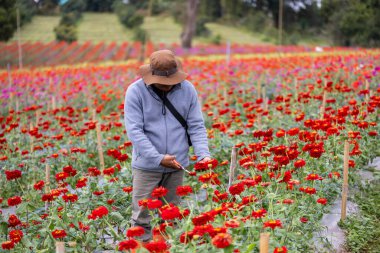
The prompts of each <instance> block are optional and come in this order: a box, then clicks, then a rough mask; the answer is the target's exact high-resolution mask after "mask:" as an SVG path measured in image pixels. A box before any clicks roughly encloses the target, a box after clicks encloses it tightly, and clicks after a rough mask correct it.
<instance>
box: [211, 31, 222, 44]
mask: <svg viewBox="0 0 380 253" xmlns="http://www.w3.org/2000/svg"><path fill="white" fill-rule="evenodd" d="M210 41H211V43H212V44H214V45H220V44H222V36H221V35H220V34H219V33H218V34H216V35H214V36H212V37H211V40H210Z"/></svg>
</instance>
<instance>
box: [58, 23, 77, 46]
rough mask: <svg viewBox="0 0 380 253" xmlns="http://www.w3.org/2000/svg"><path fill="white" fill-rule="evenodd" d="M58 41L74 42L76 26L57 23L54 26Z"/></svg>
mask: <svg viewBox="0 0 380 253" xmlns="http://www.w3.org/2000/svg"><path fill="white" fill-rule="evenodd" d="M54 32H55V35H56V39H57V40H58V41H66V42H68V43H71V42H74V41H76V40H77V39H78V33H77V28H76V26H74V25H59V26H57V27H55V28H54Z"/></svg>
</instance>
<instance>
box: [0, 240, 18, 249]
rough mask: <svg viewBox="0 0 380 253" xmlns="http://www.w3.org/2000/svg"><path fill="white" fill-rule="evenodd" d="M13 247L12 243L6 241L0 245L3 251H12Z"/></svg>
mask: <svg viewBox="0 0 380 253" xmlns="http://www.w3.org/2000/svg"><path fill="white" fill-rule="evenodd" d="M14 247H15V243H14V242H13V241H6V242H3V243H2V244H1V248H3V249H9V250H11V249H13V248H14Z"/></svg>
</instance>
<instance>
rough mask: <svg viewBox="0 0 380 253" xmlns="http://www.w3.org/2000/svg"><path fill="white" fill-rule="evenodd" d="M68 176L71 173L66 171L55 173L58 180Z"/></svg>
mask: <svg viewBox="0 0 380 253" xmlns="http://www.w3.org/2000/svg"><path fill="white" fill-rule="evenodd" d="M67 177H69V174H68V173H66V172H59V173H57V174H55V180H57V181H62V180H65V179H66V178H67Z"/></svg>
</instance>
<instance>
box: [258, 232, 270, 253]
mask: <svg viewBox="0 0 380 253" xmlns="http://www.w3.org/2000/svg"><path fill="white" fill-rule="evenodd" d="M268 252H269V233H261V234H260V253H268Z"/></svg>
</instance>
